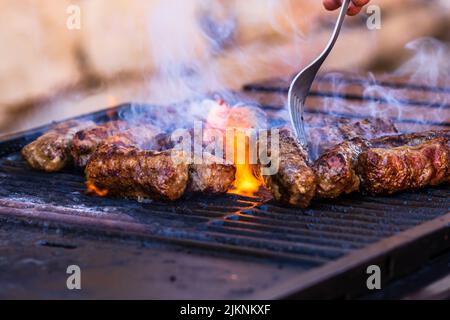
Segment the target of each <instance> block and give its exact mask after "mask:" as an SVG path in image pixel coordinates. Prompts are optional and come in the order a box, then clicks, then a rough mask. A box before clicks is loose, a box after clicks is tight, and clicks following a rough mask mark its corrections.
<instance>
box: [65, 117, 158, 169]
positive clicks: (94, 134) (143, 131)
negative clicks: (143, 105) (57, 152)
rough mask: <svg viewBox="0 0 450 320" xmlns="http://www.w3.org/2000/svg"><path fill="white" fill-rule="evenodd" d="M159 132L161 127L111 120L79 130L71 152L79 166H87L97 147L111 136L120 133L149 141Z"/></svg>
mask: <svg viewBox="0 0 450 320" xmlns="http://www.w3.org/2000/svg"><path fill="white" fill-rule="evenodd" d="M158 133H159V129H158V128H156V127H154V126H151V125H144V124H136V125H134V126H133V125H132V124H130V123H128V122H125V121H121V120H118V121H109V122H106V123H103V124H100V125H97V126H95V127H92V128H88V129H86V130H82V131H79V132H77V134H76V135H75V137H74V139H73V143H72V147H71V154H72V156H73V158H74V162H75V164H76V165H77V166H79V167H84V166H86V164H87V162H88V161H89V159H90V157H91V156H92V154H93V153H94V152H95V150H96V149H97V147H98V146H99V145H100V144H101V143H102V142H104V141H105V140H107V139H108V138H109V137H112V136H116V135H120V136H122V137H128V138H129V139H130V140H136V141H138V140H142V141H149V140H150V139H152V138H153V137H154V136H155V135H157V134H158Z"/></svg>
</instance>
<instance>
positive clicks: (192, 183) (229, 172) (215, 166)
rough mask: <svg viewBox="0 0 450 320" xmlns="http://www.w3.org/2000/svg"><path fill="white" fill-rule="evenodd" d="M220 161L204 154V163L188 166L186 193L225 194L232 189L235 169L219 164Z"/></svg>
mask: <svg viewBox="0 0 450 320" xmlns="http://www.w3.org/2000/svg"><path fill="white" fill-rule="evenodd" d="M220 160H221V159H218V158H217V157H215V156H213V155H211V154H207V153H204V154H203V161H204V163H202V164H190V165H189V182H188V188H187V190H188V192H192V193H208V194H221V193H226V192H227V191H228V190H229V189H230V188H231V187H232V185H233V182H234V180H235V175H236V167H235V166H234V165H230V164H225V163H221V161H220ZM222 162H223V161H222Z"/></svg>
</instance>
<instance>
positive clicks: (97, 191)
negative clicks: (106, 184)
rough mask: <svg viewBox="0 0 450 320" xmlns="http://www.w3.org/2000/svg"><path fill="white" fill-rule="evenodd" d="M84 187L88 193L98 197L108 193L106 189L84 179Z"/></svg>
mask: <svg viewBox="0 0 450 320" xmlns="http://www.w3.org/2000/svg"><path fill="white" fill-rule="evenodd" d="M86 188H87V193H88V194H94V195H96V196H99V197H106V195H107V194H108V189H100V188H98V187H97V186H96V185H95V184H94V183H93V182H91V181H86Z"/></svg>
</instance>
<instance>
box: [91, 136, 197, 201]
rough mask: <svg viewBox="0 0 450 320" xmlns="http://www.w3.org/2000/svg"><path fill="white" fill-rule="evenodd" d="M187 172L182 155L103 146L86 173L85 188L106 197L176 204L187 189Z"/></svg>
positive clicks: (117, 146)
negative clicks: (92, 189) (170, 201)
mask: <svg viewBox="0 0 450 320" xmlns="http://www.w3.org/2000/svg"><path fill="white" fill-rule="evenodd" d="M188 169H189V168H188V164H187V160H186V159H185V155H184V154H183V153H182V152H172V151H170V150H168V151H164V152H153V151H146V150H142V149H139V148H137V147H136V146H130V145H127V146H124V145H119V144H110V143H105V144H102V145H101V146H99V147H98V149H97V151H96V152H95V153H94V154H93V156H92V157H91V159H90V160H89V162H88V164H87V166H86V169H85V173H86V179H87V183H88V184H92V185H94V186H95V188H96V189H98V190H102V191H104V192H105V193H107V194H108V195H113V196H121V197H125V198H132V199H143V198H151V199H162V200H176V199H178V198H180V197H181V196H183V194H184V191H185V189H186V186H187V183H188V179H189V177H188Z"/></svg>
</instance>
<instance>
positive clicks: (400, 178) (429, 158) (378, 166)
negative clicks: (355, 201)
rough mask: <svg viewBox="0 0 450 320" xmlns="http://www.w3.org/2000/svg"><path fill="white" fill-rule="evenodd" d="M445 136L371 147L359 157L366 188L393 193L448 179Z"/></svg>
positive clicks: (449, 152)
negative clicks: (400, 145)
mask: <svg viewBox="0 0 450 320" xmlns="http://www.w3.org/2000/svg"><path fill="white" fill-rule="evenodd" d="M447 144H448V141H447V140H446V139H445V138H435V139H432V140H429V141H426V142H423V143H421V144H418V145H416V146H402V147H395V148H390V149H383V148H369V149H368V150H367V151H364V152H363V153H362V154H361V156H360V157H359V160H358V168H357V171H358V173H359V175H360V177H361V184H362V188H363V190H364V191H365V192H367V193H369V194H373V195H377V194H392V193H395V192H398V191H403V190H408V189H418V188H422V187H426V186H428V185H432V186H433V185H438V184H441V183H443V182H446V181H448V179H449V174H450V149H449V148H448V146H447Z"/></svg>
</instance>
